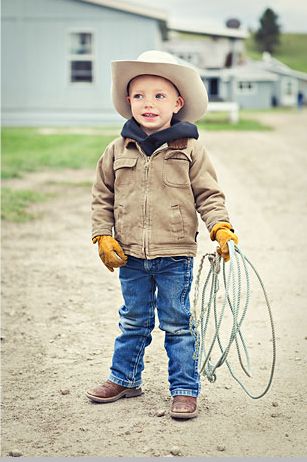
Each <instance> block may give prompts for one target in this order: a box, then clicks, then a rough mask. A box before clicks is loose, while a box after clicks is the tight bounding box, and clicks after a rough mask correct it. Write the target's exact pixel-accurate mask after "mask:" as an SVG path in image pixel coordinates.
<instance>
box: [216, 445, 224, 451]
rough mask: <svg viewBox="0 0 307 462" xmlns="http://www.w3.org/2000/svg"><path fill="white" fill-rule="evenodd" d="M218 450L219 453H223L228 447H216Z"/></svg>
mask: <svg viewBox="0 0 307 462" xmlns="http://www.w3.org/2000/svg"><path fill="white" fill-rule="evenodd" d="M216 449H217V450H218V451H220V452H223V451H225V449H226V446H222V445H218V446H216Z"/></svg>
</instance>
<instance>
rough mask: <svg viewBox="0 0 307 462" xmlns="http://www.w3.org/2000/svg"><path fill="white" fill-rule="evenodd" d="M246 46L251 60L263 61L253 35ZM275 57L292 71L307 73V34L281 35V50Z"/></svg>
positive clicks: (247, 40) (246, 42)
mask: <svg viewBox="0 0 307 462" xmlns="http://www.w3.org/2000/svg"><path fill="white" fill-rule="evenodd" d="M245 44H246V52H247V56H248V57H249V58H252V59H261V53H259V52H258V51H257V49H256V45H255V42H254V38H253V35H252V34H251V35H250V37H249V38H248V39H246V41H245ZM273 56H274V58H276V59H279V60H280V61H281V62H283V63H284V64H287V66H289V67H291V68H292V69H295V70H297V71H302V72H307V34H281V36H280V45H279V48H278V49H277V50H276V52H275V53H274V55H273Z"/></svg>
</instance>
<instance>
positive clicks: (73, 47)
mask: <svg viewBox="0 0 307 462" xmlns="http://www.w3.org/2000/svg"><path fill="white" fill-rule="evenodd" d="M69 81H70V82H72V83H75V82H93V81H94V55H93V34H92V33H91V32H71V33H70V34H69Z"/></svg>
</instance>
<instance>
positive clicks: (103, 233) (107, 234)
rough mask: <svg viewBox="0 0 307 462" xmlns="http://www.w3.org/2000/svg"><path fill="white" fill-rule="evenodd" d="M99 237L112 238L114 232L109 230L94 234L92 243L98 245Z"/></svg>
mask: <svg viewBox="0 0 307 462" xmlns="http://www.w3.org/2000/svg"><path fill="white" fill-rule="evenodd" d="M99 236H112V232H110V230H109V229H102V230H99V232H96V233H93V235H92V243H93V244H96V242H97V240H98V237H99Z"/></svg>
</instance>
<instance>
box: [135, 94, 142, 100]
mask: <svg viewBox="0 0 307 462" xmlns="http://www.w3.org/2000/svg"><path fill="white" fill-rule="evenodd" d="M133 98H134V99H141V98H143V95H141V93H136V94H135V95H133Z"/></svg>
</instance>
